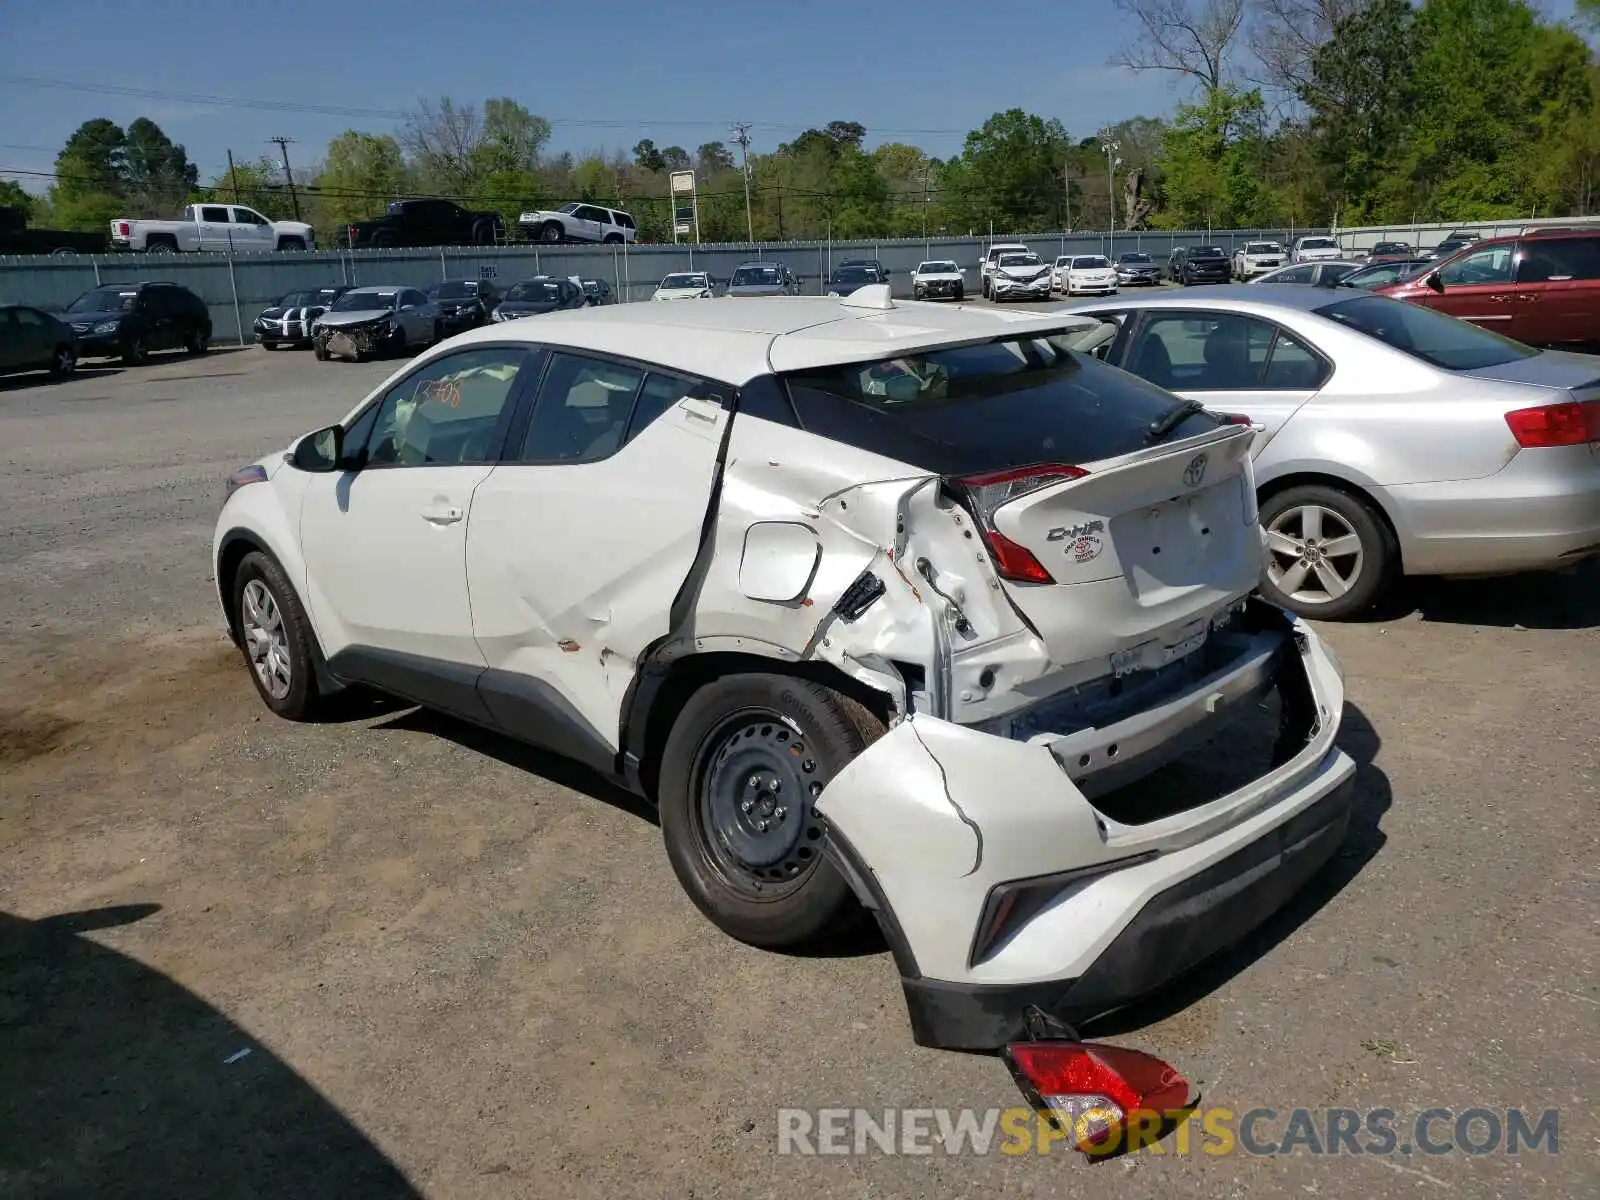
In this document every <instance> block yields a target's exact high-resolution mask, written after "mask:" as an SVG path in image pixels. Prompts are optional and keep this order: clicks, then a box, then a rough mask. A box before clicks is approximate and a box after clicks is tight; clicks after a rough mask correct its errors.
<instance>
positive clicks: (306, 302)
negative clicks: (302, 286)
mask: <svg viewBox="0 0 1600 1200" xmlns="http://www.w3.org/2000/svg"><path fill="white" fill-rule="evenodd" d="M332 297H333V293H332V291H331V290H329V289H328V288H322V289H321V290H320V291H309V292H290V293H289V294H288V295H287V296H285V297H284V298H283V299H282V300H279V301H278V307H279V308H312V307H314V306H315V305H318V304H326V303H328V301H329V300H330V299H332Z"/></svg>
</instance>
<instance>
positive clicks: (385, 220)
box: [343, 200, 504, 250]
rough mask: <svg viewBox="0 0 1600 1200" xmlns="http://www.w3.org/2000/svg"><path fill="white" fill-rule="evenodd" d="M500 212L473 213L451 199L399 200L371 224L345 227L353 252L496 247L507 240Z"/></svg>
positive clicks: (358, 223)
mask: <svg viewBox="0 0 1600 1200" xmlns="http://www.w3.org/2000/svg"><path fill="white" fill-rule="evenodd" d="M503 234H504V224H503V222H502V221H501V220H500V214H499V213H492V212H470V211H469V210H467V209H464V208H462V207H461V206H460V205H458V204H456V203H454V202H453V201H450V200H396V201H394V202H393V203H392V204H390V205H389V209H388V211H387V212H385V213H384V214H383V216H381V217H374V218H373V219H372V220H370V221H355V222H352V223H351V224H349V225H346V226H345V229H344V238H343V241H344V243H345V245H347V246H348V247H349V248H350V249H352V250H366V249H383V248H385V247H389V246H492V245H494V243H495V242H498V241H503V240H504V237H503Z"/></svg>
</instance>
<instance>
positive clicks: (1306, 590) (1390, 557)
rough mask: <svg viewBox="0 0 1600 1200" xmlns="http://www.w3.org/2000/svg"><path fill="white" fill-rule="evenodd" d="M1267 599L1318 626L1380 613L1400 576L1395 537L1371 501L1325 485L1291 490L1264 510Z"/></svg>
mask: <svg viewBox="0 0 1600 1200" xmlns="http://www.w3.org/2000/svg"><path fill="white" fill-rule="evenodd" d="M1261 527H1262V528H1263V529H1264V530H1265V531H1266V541H1267V568H1266V572H1265V577H1264V578H1263V580H1262V583H1261V591H1262V594H1263V595H1265V596H1266V598H1267V599H1268V600H1271V601H1272V602H1273V603H1274V604H1278V605H1281V606H1282V607H1284V608H1287V609H1288V610H1289V611H1291V612H1294V613H1297V614H1299V615H1300V616H1302V617H1309V618H1311V619H1312V620H1323V621H1337V620H1341V619H1343V618H1345V617H1348V616H1353V615H1354V614H1356V613H1359V612H1363V611H1365V610H1366V609H1368V608H1370V607H1372V605H1373V604H1374V603H1375V602H1376V601H1377V600H1378V598H1379V597H1380V596H1381V595H1382V594H1383V592H1384V591H1385V590H1386V589H1387V588H1388V587H1389V586H1390V585H1391V584H1392V583H1393V582H1394V580H1395V578H1396V576H1397V574H1398V562H1399V554H1398V551H1397V548H1396V546H1395V543H1394V535H1393V534H1391V533H1390V531H1389V527H1388V526H1387V525H1386V524H1385V523H1384V521H1383V518H1382V517H1380V516H1379V515H1378V514H1377V513H1375V512H1374V511H1373V510H1372V508H1371V506H1370V505H1369V504H1367V503H1366V502H1365V501H1364V500H1362V499H1360V498H1358V497H1356V496H1353V495H1351V494H1350V493H1349V492H1344V491H1340V490H1339V489H1338V488H1332V487H1327V486H1324V485H1322V484H1309V485H1305V486H1301V487H1291V488H1287V489H1285V490H1284V491H1281V492H1279V493H1277V494H1276V495H1275V496H1272V497H1270V498H1269V499H1268V500H1267V501H1266V502H1265V503H1264V504H1263V505H1262V506H1261Z"/></svg>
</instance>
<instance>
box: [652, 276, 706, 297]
mask: <svg viewBox="0 0 1600 1200" xmlns="http://www.w3.org/2000/svg"><path fill="white" fill-rule="evenodd" d="M715 286H716V283H715V281H714V280H713V279H712V278H711V276H710V275H708V274H706V272H704V271H674V272H673V273H672V274H670V275H665V276H663V277H662V279H661V282H660V283H659V284H657V285H656V290H655V291H654V292H652V293H650V299H652V300H709V299H711V297H712V296H713V295H714V294H715V292H714V291H713V289H714V288H715Z"/></svg>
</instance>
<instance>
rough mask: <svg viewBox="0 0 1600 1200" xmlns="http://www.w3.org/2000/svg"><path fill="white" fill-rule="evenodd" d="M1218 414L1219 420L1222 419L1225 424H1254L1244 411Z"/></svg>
mask: <svg viewBox="0 0 1600 1200" xmlns="http://www.w3.org/2000/svg"><path fill="white" fill-rule="evenodd" d="M1216 415H1217V420H1219V421H1221V422H1222V423H1223V424H1224V425H1249V424H1252V422H1251V420H1250V418H1249V417H1247V416H1245V415H1244V414H1243V413H1217V414H1216Z"/></svg>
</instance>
